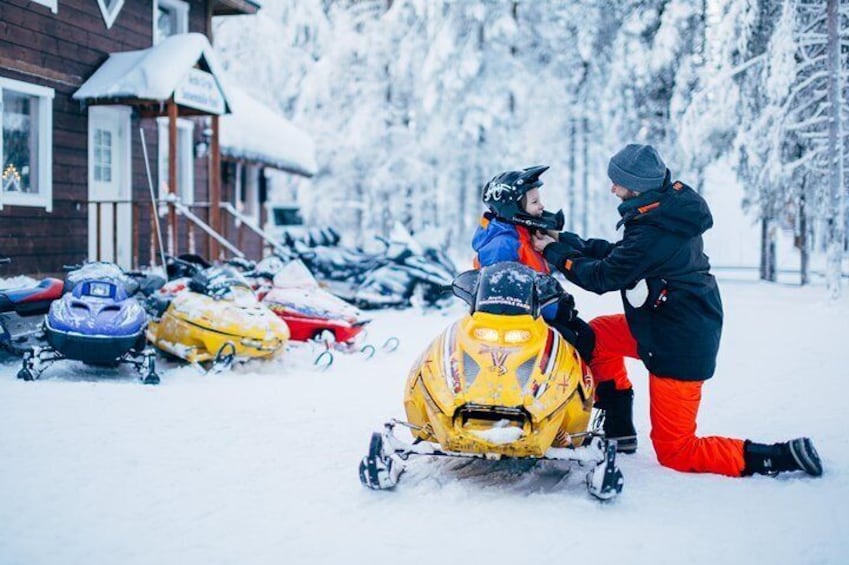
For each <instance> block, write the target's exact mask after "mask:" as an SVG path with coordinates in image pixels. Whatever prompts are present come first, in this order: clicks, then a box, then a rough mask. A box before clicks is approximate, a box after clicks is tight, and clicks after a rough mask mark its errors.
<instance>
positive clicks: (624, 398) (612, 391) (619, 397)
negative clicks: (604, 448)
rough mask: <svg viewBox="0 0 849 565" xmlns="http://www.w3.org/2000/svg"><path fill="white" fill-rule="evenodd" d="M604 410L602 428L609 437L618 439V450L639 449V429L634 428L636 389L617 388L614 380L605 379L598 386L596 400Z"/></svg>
mask: <svg viewBox="0 0 849 565" xmlns="http://www.w3.org/2000/svg"><path fill="white" fill-rule="evenodd" d="M594 406H595V407H596V408H598V409H599V410H604V423H603V424H602V429H603V430H604V435H605V437H607V439H615V440H616V451H617V452H619V453H634V452H636V451H637V430H636V429H634V389H631V388H629V389H626V390H616V386H615V385H614V384H613V381H604V382H601V383H599V384H598V386H597V387H596V402H595V404H594Z"/></svg>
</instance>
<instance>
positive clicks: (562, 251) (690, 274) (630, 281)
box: [543, 176, 722, 381]
mask: <svg viewBox="0 0 849 565" xmlns="http://www.w3.org/2000/svg"><path fill="white" fill-rule="evenodd" d="M619 214H620V215H621V216H622V219H621V220H620V222H619V224H617V227H621V226H623V225H624V226H625V231H624V233H623V235H622V239H621V240H620V241H618V242H617V243H610V242H608V241H604V240H601V239H587V240H583V239H581V238H579V237H578V236H576V235H575V234H573V233H569V232H564V233H563V234H561V236H560V242H558V243H551V244H549V245H548V246H547V247H546V248H545V251H544V253H543V254H544V256H545V258H546V259H547V260H548V261H549V262H550V263H551V264H552V265H553V266H554V267H555V268H557V269H559V270H560V271H561V272H562V273H563V274H564V275H565V276H566V278H567V279H569V280H570V281H572V282H573V283H575V284H577V285H578V286H580V287H581V288H584V289H586V290H589V291H592V292H595V293H598V294H602V293H605V292H608V291H611V290H619V291H621V294H622V302H623V304H624V307H625V317H626V318H627V320H628V327H629V328H630V330H631V333H632V334H633V336H634V339H636V341H637V350H638V353H639V355H640V358H641V359H642V361H643V363H644V364H645V366H646V368H648V370H649V371H651V372H652V373H653V374H655V375H657V376H660V377H669V378H675V379H680V380H688V381H700V380H705V379H709V378H710V377H711V376H713V373H714V370H715V368H716V354H717V351H718V350H719V340H720V335H721V333H722V300H721V299H720V296H719V287H718V286H717V284H716V279H714V277H713V275H711V274H710V272H709V270H710V263H709V262H708V258H707V256H706V255H705V254H704V252H703V243H702V234H703V233H704V232H705V231H707V230H708V229H709V228H710V227H711V226H713V218H712V216H711V214H710V210H709V209H708V206H707V203H706V202H705V201H704V199H703V198H702V197H701V196H699V195H698V194H697V193H696V192H695V191H694V190H693V189H691V188H690V187H688V186H686V185H685V184H683V183H681V182H678V181H676V182H675V183H671V182H669V180H668V176H667V181H666V182H665V183H664V186H663V187H662V188H661V189H659V190H652V191H647V192H643V193H641V194H640V195H639V196H637V197H635V198H632V199H630V200H626V201H624V202H623V203H622V204H621V205H620V206H619Z"/></svg>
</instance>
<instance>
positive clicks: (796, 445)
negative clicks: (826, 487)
mask: <svg viewBox="0 0 849 565" xmlns="http://www.w3.org/2000/svg"><path fill="white" fill-rule="evenodd" d="M788 445H789V447H790V454H791V455H792V456H793V459H795V460H796V463H797V464H798V465H799V467H801V469H802V470H803V471H805V472H806V473H807V474H809V475H811V476H814V477H819V476H821V475H822V462H821V461H820V456H819V454H818V453H817V450H816V449H815V448H814V444H813V442H812V441H811V440H810V439H809V438H806V437H803V438H799V439H794V440H791V441H790V442H789V443H788Z"/></svg>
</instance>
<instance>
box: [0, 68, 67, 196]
mask: <svg viewBox="0 0 849 565" xmlns="http://www.w3.org/2000/svg"><path fill="white" fill-rule="evenodd" d="M4 89H5V90H14V91H15V92H20V93H22V94H29V95H32V96H37V97H38V173H37V174H38V193H37V194H25V193H17V194H16V193H13V192H4V191H3V190H2V189H0V210H2V209H3V206H4V205H6V206H33V207H38V208H44V209H45V210H46V211H47V212H52V211H53V97H54V96H55V91H54V90H53V89H52V88H48V87H46V86H39V85H37V84H30V83H28V82H22V81H19V80H14V79H10V78H4V77H0V167H2V164H3V162H4V161H3V127H2V120H3V117H2V116H3V102H2V101H3V90H4ZM0 172H2V171H0Z"/></svg>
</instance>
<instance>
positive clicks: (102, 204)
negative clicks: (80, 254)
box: [84, 200, 141, 268]
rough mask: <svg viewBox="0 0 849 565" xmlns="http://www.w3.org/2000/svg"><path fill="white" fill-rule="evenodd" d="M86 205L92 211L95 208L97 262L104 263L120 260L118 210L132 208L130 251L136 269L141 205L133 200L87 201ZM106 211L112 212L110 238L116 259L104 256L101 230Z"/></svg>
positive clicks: (132, 266)
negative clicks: (122, 206) (121, 206)
mask: <svg viewBox="0 0 849 565" xmlns="http://www.w3.org/2000/svg"><path fill="white" fill-rule="evenodd" d="M84 204H85V205H86V206H87V207H88V208H89V210H90V209H91V206H94V217H95V221H94V223H95V228H94V229H95V231H94V233H95V234H97V243H96V245H95V260H97V261H104V260H117V259H118V225H119V221H118V210H119V205H128V206H129V208H130V225H131V226H132V227H131V230H132V231H131V236H130V249H131V250H132V252H131V254H130V258H131V261H132V265H130V267H131V268H135V267H136V266H138V264H139V227H138V218H139V206H140V204H141V203H139V202H134V201H132V200H86V201H85V202H84ZM104 210H111V211H112V233H111V234H109V236H108V237H111V239H112V253H113V255H114V257H104V256H103V240H104V238H103V237H101V228H102V227H103V216H104V213H103V212H104Z"/></svg>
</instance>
